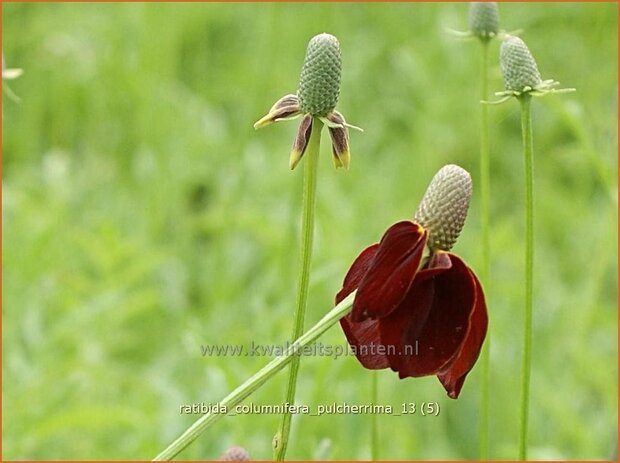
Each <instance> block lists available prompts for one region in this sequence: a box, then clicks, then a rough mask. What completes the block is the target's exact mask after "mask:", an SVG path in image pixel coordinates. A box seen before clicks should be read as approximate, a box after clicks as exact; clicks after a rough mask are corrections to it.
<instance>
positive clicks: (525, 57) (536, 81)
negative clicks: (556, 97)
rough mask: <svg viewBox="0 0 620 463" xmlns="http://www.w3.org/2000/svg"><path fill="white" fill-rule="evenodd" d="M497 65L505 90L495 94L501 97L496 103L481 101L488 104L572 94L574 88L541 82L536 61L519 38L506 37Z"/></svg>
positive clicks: (550, 82) (556, 83)
mask: <svg viewBox="0 0 620 463" xmlns="http://www.w3.org/2000/svg"><path fill="white" fill-rule="evenodd" d="M499 64H500V68H501V70H502V75H503V76H504V85H505V87H506V90H504V91H503V92H495V95H496V96H499V97H502V98H500V99H499V100H497V101H483V103H488V104H500V103H503V102H504V101H507V100H509V99H510V98H512V97H516V98H520V97H521V96H523V95H526V96H545V95H547V94H549V93H568V92H574V91H575V89H574V88H554V87H557V86H558V85H560V83H559V82H557V81H555V80H553V79H548V80H542V78H541V77H540V72H539V71H538V66H537V65H536V60H535V59H534V57H533V56H532V54H531V53H530V50H529V48H527V45H526V44H525V42H523V40H521V39H520V38H519V37H515V36H512V35H506V36H505V38H504V41H503V42H502V46H501V47H500V49H499Z"/></svg>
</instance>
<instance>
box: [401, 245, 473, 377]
mask: <svg viewBox="0 0 620 463" xmlns="http://www.w3.org/2000/svg"><path fill="white" fill-rule="evenodd" d="M441 254H442V253H441V252H439V253H437V256H436V258H435V259H434V261H432V262H431V267H429V269H428V270H429V271H434V275H433V276H432V277H431V278H428V280H427V281H428V282H429V284H431V285H432V286H433V288H432V292H433V299H432V303H431V308H430V310H429V312H428V317H427V318H426V322H425V323H424V325H423V327H422V329H419V327H418V326H409V327H408V328H407V331H405V333H404V336H403V338H402V341H401V342H402V343H403V344H408V345H417V352H416V355H413V356H404V357H402V358H401V363H400V365H399V369H398V374H399V376H400V377H401V378H405V377H408V376H426V375H434V374H438V373H439V372H440V371H442V370H443V369H445V368H447V366H449V365H450V364H451V362H453V360H454V359H455V357H456V355H457V354H458V352H459V351H460V348H461V346H462V345H463V343H464V341H465V338H466V336H467V333H468V331H469V326H470V316H471V314H472V312H473V311H474V306H475V302H476V297H475V294H476V283H475V280H474V278H473V277H472V276H471V272H470V271H469V269H468V268H467V266H466V265H465V264H464V263H463V261H462V260H461V259H459V258H458V257H456V256H455V255H454V254H446V255H447V256H448V257H449V259H450V262H451V264H452V265H451V267H450V268H449V269H446V268H445V263H446V262H445V258H444V257H442V256H440V255H441ZM438 256H439V257H438ZM432 265H439V267H432ZM425 276H428V274H427V275H424V274H422V275H421V276H420V279H423V278H424V277H425ZM427 291H430V289H428V290H427ZM414 296H415V294H413V292H412V296H411V297H414ZM423 297H428V293H425V294H424V295H423ZM416 342H417V344H416Z"/></svg>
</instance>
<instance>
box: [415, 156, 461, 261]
mask: <svg viewBox="0 0 620 463" xmlns="http://www.w3.org/2000/svg"><path fill="white" fill-rule="evenodd" d="M470 198H471V177H470V176H469V172H467V171H466V170H465V169H463V168H461V167H459V166H456V165H454V164H449V165H447V166H444V167H442V168H441V169H440V170H439V172H437V173H436V174H435V176H434V177H433V179H432V180H431V183H430V184H429V186H428V188H427V189H426V193H424V197H423V198H422V202H421V203H420V206H419V207H418V210H417V211H416V213H415V221H416V222H417V223H419V224H420V225H422V226H423V227H424V228H425V229H426V230H427V231H428V246H429V247H430V248H431V249H432V250H433V251H434V250H441V251H449V250H450V249H452V246H454V243H456V239H457V238H458V236H459V233H461V230H462V229H463V224H464V223H465V218H466V217H467V209H468V208H469V200H470Z"/></svg>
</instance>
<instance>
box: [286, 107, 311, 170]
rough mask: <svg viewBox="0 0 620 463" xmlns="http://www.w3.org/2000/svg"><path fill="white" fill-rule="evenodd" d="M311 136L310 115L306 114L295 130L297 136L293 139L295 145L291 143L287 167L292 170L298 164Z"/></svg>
mask: <svg viewBox="0 0 620 463" xmlns="http://www.w3.org/2000/svg"><path fill="white" fill-rule="evenodd" d="M311 134H312V115H311V114H306V115H305V116H304V118H303V119H302V120H301V123H300V124H299V129H297V136H296V137H295V143H293V149H292V150H291V155H290V158H289V167H290V168H291V169H294V168H295V166H296V165H297V164H298V163H299V161H300V160H301V158H302V156H303V155H304V153H305V152H306V148H307V147H308V142H309V141H310V135H311Z"/></svg>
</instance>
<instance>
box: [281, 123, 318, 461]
mask: <svg viewBox="0 0 620 463" xmlns="http://www.w3.org/2000/svg"><path fill="white" fill-rule="evenodd" d="M322 128H323V123H322V122H321V121H320V120H319V119H318V118H316V117H315V118H314V119H313V121H312V133H311V134H310V140H309V142H308V147H307V148H306V153H305V156H304V157H305V159H304V163H305V165H304V194H303V216H302V225H301V240H302V241H301V258H300V266H299V284H298V289H297V304H296V309H295V319H294V322H293V334H292V336H291V339H292V340H293V341H294V340H295V339H297V338H298V337H299V336H301V334H302V333H303V331H304V320H305V317H306V303H307V301H308V285H309V283H310V262H311V260H312V241H313V238H314V204H315V198H316V177H317V167H318V158H319V149H320V146H321V129H322ZM299 360H300V358H299V357H297V358H295V359H293V361H292V362H291V369H290V371H289V377H288V387H287V390H286V401H285V402H286V403H289V404H291V405H292V404H294V403H295V390H296V388H297V373H298V372H299ZM292 418H293V415H292V414H291V413H284V414H283V415H282V421H281V423H280V428H279V429H278V432H277V434H276V435H275V437H274V440H273V452H274V459H275V460H277V461H282V460H284V457H285V455H286V448H287V446H288V440H289V436H290V432H291V420H292Z"/></svg>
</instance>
